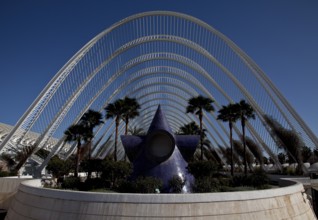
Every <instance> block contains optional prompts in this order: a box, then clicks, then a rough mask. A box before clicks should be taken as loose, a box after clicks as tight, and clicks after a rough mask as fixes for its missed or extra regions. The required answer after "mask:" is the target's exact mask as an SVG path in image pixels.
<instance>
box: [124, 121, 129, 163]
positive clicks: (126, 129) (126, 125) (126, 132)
mask: <svg viewBox="0 0 318 220" xmlns="http://www.w3.org/2000/svg"><path fill="white" fill-rule="evenodd" d="M128 123H129V118H128V117H126V118H125V135H128ZM124 160H125V161H126V160H127V154H126V151H125V159H124Z"/></svg>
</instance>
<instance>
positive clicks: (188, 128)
mask: <svg viewBox="0 0 318 220" xmlns="http://www.w3.org/2000/svg"><path fill="white" fill-rule="evenodd" d="M178 133H179V134H185V135H199V134H200V128H199V126H198V125H197V124H196V123H195V122H194V121H192V122H190V123H188V124H185V125H183V126H182V127H180V128H179V132H178Z"/></svg>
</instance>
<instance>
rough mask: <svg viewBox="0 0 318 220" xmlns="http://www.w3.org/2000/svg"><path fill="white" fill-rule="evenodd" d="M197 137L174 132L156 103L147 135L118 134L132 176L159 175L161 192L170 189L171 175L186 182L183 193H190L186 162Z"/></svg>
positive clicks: (191, 154)
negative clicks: (130, 167)
mask: <svg viewBox="0 0 318 220" xmlns="http://www.w3.org/2000/svg"><path fill="white" fill-rule="evenodd" d="M199 139H200V137H199V135H174V134H173V133H172V130H171V128H170V126H169V123H168V121H167V119H166V117H165V115H164V113H163V111H162V110H161V107H160V105H159V106H158V109H157V111H156V114H155V116H154V118H153V120H152V122H151V125H150V127H149V130H148V132H147V135H145V136H134V135H123V136H121V140H122V143H123V145H124V148H125V151H126V154H127V156H128V158H129V160H130V161H131V162H132V163H133V166H134V170H133V174H132V179H136V178H138V177H139V176H153V177H156V178H159V179H161V180H162V182H163V191H164V192H170V188H169V180H170V179H171V178H172V177H173V176H175V175H178V176H180V177H181V178H182V179H183V180H185V181H186V184H185V186H184V187H183V192H191V184H192V182H193V177H192V175H191V174H190V173H188V171H187V165H188V160H189V159H190V158H192V157H193V154H194V152H195V149H196V146H197V145H198V142H199ZM176 146H177V147H176Z"/></svg>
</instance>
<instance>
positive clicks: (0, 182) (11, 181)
mask: <svg viewBox="0 0 318 220" xmlns="http://www.w3.org/2000/svg"><path fill="white" fill-rule="evenodd" d="M25 180H26V179H23V178H18V177H2V178H0V209H8V208H9V206H10V201H11V198H12V196H13V195H14V194H15V193H16V192H17V190H18V187H19V185H20V183H21V182H22V181H25Z"/></svg>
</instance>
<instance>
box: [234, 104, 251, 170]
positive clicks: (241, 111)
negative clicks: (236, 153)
mask: <svg viewBox="0 0 318 220" xmlns="http://www.w3.org/2000/svg"><path fill="white" fill-rule="evenodd" d="M236 105H237V114H238V115H239V118H240V120H241V125H242V134H243V136H242V138H243V146H244V174H245V175H247V158H246V141H245V124H246V121H247V120H248V119H255V114H254V109H253V108H252V106H251V105H250V104H248V103H247V102H245V100H241V101H240V102H239V103H237V104H236Z"/></svg>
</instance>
